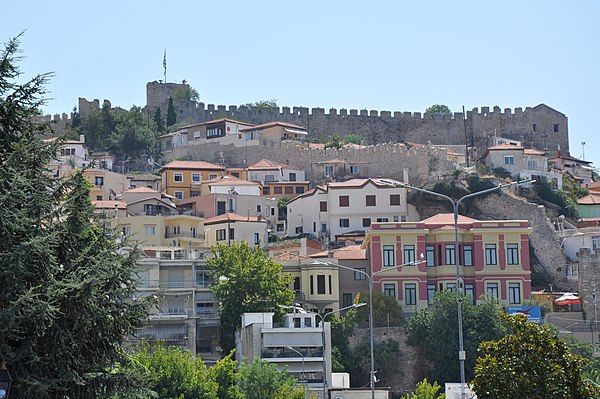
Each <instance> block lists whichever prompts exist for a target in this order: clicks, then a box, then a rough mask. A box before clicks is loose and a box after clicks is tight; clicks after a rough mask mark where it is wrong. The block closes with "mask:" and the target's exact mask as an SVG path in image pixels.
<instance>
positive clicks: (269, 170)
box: [247, 159, 310, 198]
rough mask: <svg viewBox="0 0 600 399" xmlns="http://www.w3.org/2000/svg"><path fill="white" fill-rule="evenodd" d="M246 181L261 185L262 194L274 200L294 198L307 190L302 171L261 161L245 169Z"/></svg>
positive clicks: (307, 184) (306, 182)
mask: <svg viewBox="0 0 600 399" xmlns="http://www.w3.org/2000/svg"><path fill="white" fill-rule="evenodd" d="M247 173H248V180H250V181H254V182H259V183H260V184H261V185H262V194H263V195H265V196H269V197H275V198H282V197H285V198H294V197H296V196H297V195H300V194H303V193H304V192H306V191H307V190H308V186H309V184H310V182H308V181H307V180H306V174H305V172H304V170H302V169H298V168H293V167H291V166H289V165H282V164H279V163H277V162H272V161H269V160H267V159H262V160H260V161H258V162H256V163H254V164H252V165H250V166H249V167H248V169H247Z"/></svg>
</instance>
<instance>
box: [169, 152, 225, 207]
mask: <svg viewBox="0 0 600 399" xmlns="http://www.w3.org/2000/svg"><path fill="white" fill-rule="evenodd" d="M159 172H160V173H161V175H162V190H163V192H165V193H167V194H169V195H172V196H173V197H175V198H176V199H178V200H182V199H185V198H190V197H194V196H197V195H200V194H201V186H202V182H203V181H206V180H212V179H216V178H218V177H222V176H223V175H224V174H225V167H223V166H221V165H216V164H213V163H210V162H204V161H173V162H169V163H168V164H166V165H165V166H163V167H162V168H160V170H159Z"/></svg>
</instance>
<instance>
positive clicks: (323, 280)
mask: <svg viewBox="0 0 600 399" xmlns="http://www.w3.org/2000/svg"><path fill="white" fill-rule="evenodd" d="M273 259H274V260H275V261H276V262H277V263H280V264H281V265H282V267H283V272H284V273H288V274H290V275H291V276H292V277H294V282H293V286H292V289H293V290H294V291H295V292H296V299H295V303H298V304H300V305H302V306H303V307H304V308H305V309H308V310H310V311H312V312H316V313H323V312H331V311H333V310H337V309H339V308H340V303H339V297H340V294H339V286H340V284H339V272H340V271H339V270H338V268H337V267H335V266H330V265H326V264H315V263H314V260H313V259H311V258H307V257H306V256H302V255H298V254H294V253H281V254H278V255H276V256H274V257H273Z"/></svg>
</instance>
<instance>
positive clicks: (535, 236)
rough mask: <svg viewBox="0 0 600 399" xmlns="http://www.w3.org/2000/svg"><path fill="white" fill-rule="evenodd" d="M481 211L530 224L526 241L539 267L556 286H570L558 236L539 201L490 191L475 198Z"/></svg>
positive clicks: (567, 288) (487, 214) (557, 287)
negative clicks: (528, 242)
mask: <svg viewBox="0 0 600 399" xmlns="http://www.w3.org/2000/svg"><path fill="white" fill-rule="evenodd" d="M476 204H477V207H478V208H479V209H480V210H481V213H482V214H484V215H486V216H488V217H489V218H490V219H523V217H524V216H526V218H527V220H528V221H529V226H531V227H532V228H533V231H532V233H531V236H530V239H529V241H530V243H531V246H532V247H533V249H534V251H535V255H536V257H537V260H538V262H539V263H540V265H541V267H542V268H543V270H540V271H541V272H545V273H546V274H548V275H549V277H550V278H551V279H552V280H553V281H554V284H555V287H556V289H557V290H560V289H564V290H569V289H574V288H576V287H574V286H573V282H570V281H568V280H567V278H566V269H565V267H566V264H567V257H566V256H565V254H564V253H563V252H562V250H561V248H560V239H559V238H558V235H557V234H556V230H555V229H554V226H553V225H552V223H550V221H549V220H548V218H547V217H546V212H545V209H544V207H543V206H542V205H537V204H532V203H529V202H527V201H525V200H523V199H522V198H516V197H514V196H512V195H510V194H507V193H503V194H501V195H496V194H492V195H489V196H486V197H484V198H481V199H478V200H477V201H476Z"/></svg>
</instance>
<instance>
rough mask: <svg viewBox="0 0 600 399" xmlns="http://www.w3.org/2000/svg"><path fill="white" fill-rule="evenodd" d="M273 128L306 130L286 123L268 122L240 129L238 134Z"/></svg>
mask: <svg viewBox="0 0 600 399" xmlns="http://www.w3.org/2000/svg"><path fill="white" fill-rule="evenodd" d="M273 126H281V127H290V128H292V129H300V130H306V128H305V127H304V126H298V125H292V124H291V123H287V122H268V123H263V124H262V125H257V126H252V127H245V128H243V129H240V132H247V131H250V130H258V129H266V128H269V127H273Z"/></svg>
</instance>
